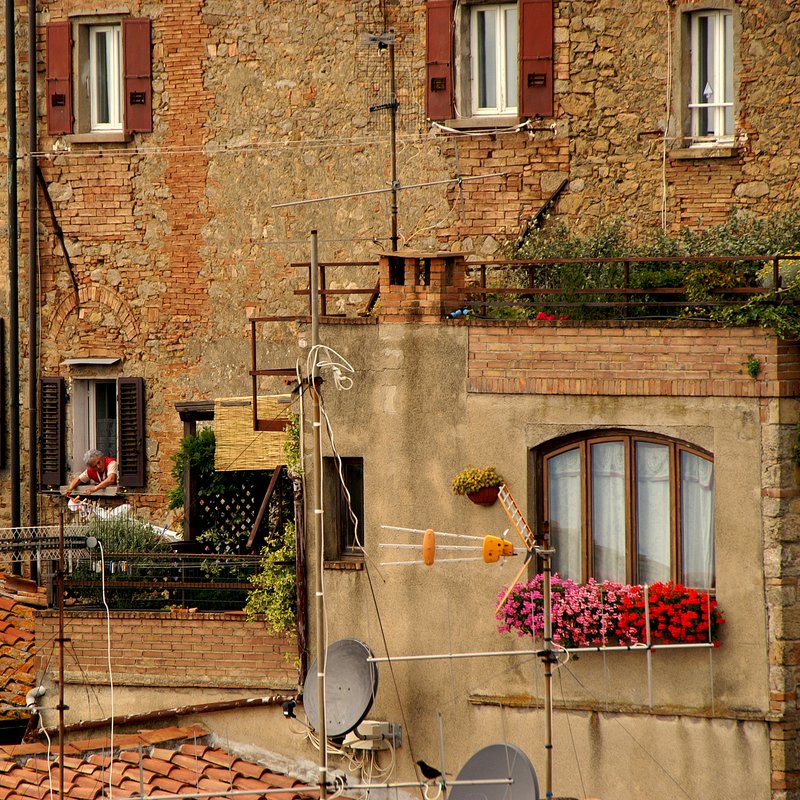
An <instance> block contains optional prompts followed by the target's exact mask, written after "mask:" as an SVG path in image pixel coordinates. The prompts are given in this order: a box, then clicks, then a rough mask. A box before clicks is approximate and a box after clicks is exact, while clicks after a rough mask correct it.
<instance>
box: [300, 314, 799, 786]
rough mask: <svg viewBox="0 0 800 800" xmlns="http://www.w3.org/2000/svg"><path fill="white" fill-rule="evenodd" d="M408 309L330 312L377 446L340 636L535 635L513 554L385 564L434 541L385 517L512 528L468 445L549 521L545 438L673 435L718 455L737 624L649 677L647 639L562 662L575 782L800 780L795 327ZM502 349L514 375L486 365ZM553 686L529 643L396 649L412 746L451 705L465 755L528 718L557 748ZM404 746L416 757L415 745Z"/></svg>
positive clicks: (565, 758) (330, 586)
mask: <svg viewBox="0 0 800 800" xmlns="http://www.w3.org/2000/svg"><path fill="white" fill-rule="evenodd" d="M389 319H391V316H389V315H387V316H386V317H382V321H379V322H378V324H377V326H376V325H364V324H362V325H356V324H347V323H342V324H336V325H333V324H331V325H323V330H322V333H321V339H322V341H323V342H325V343H326V344H329V345H330V346H332V347H335V348H336V349H337V351H338V352H339V353H341V355H342V356H343V357H344V358H346V359H348V360H349V361H350V362H351V363H352V365H353V367H354V369H355V386H354V387H353V389H352V390H350V391H348V392H336V391H335V389H334V388H333V386H332V384H330V385H329V384H328V383H326V385H325V390H324V392H325V405H326V409H327V411H328V414H329V415H330V418H331V420H332V424H333V427H334V433H335V438H336V443H337V449H338V452H339V453H340V454H341V455H342V456H360V457H362V458H363V460H364V472H365V477H364V484H365V496H366V503H365V525H364V537H365V541H366V558H365V565H364V570H362V571H353V570H347V571H340V570H339V569H338V567H337V565H336V564H331V565H329V568H328V569H326V575H325V587H326V597H327V608H328V626H329V631H328V635H329V639H330V640H335V639H338V638H343V637H352V636H356V637H357V638H362V639H363V640H364V641H366V642H368V643H369V645H370V646H371V647H372V648H373V649H374V650H375V652H376V654H378V655H381V656H383V655H390V656H395V657H399V656H403V655H419V654H433V653H448V652H455V653H459V652H475V651H494V650H498V649H503V648H509V649H514V648H516V649H530V646H531V642H530V641H529V640H517V639H516V638H515V637H513V636H512V635H510V634H504V635H503V636H500V635H499V634H497V633H496V630H495V626H496V624H497V623H496V622H495V619H494V604H495V602H496V598H497V596H498V592H499V591H500V590H501V588H502V587H503V585H504V582H507V581H508V580H510V579H511V577H512V576H513V574H514V572H515V571H516V567H515V566H514V565H513V564H506V565H505V566H504V567H501V568H499V569H498V568H497V567H496V566H487V565H484V564H482V563H479V564H468V563H455V564H451V565H448V564H447V563H446V560H447V554H444V553H443V554H442V555H441V556H439V558H437V561H436V563H435V564H434V566H433V567H425V566H423V565H422V564H421V563H419V564H418V565H416V566H415V565H412V566H406V567H387V566H381V563H382V562H384V561H389V560H392V559H396V558H404V557H405V558H408V559H413V558H414V557H415V556H413V555H408V553H407V551H404V552H400V551H392V550H391V548H389V549H386V547H385V545H387V544H391V543H393V542H412V541H414V537H413V536H412V537H408V536H404V535H403V534H402V533H397V532H395V531H392V530H388V529H385V528H382V526H383V525H389V526H400V527H406V528H417V529H421V530H422V529H425V528H429V527H431V528H434V529H435V530H438V531H455V532H459V533H467V534H476V535H485V534H487V533H493V534H495V535H497V534H500V533H501V532H502V531H503V530H504V529H505V528H507V527H508V520H507V519H506V517H505V515H504V513H503V511H502V509H501V508H500V506H499V505H496V506H494V507H492V508H489V509H484V508H480V507H478V506H474V505H472V504H468V503H467V501H466V500H465V499H462V498H457V497H454V496H453V495H452V494H451V493H450V490H449V485H450V478H451V477H452V475H453V474H455V473H456V472H457V471H459V470H460V469H461V468H462V467H463V466H464V465H465V464H470V463H471V464H484V463H492V464H495V465H497V467H498V469H499V470H500V471H501V473H502V474H503V475H504V476H505V477H506V480H507V481H508V483H509V485H510V488H511V491H512V493H513V494H514V497H515V499H516V500H517V502H518V504H519V505H520V507H521V508H522V510H523V512H524V513H525V514H526V516H527V518H528V520H529V521H530V522H531V523H532V524H536V520H538V519H539V516H540V511H538V510H537V499H536V498H537V487H538V485H539V482H540V480H541V476H540V475H539V474H538V472H537V466H536V458H535V455H536V453H537V449H538V448H540V447H542V446H543V445H546V444H547V443H548V442H550V441H552V440H554V439H557V438H559V437H562V436H564V435H565V434H569V433H574V432H579V431H591V430H596V429H598V428H600V429H602V428H608V429H614V428H624V429H629V430H635V431H642V432H648V433H651V434H660V435H665V436H670V437H675V438H677V439H680V440H682V441H685V442H689V443H692V444H694V445H696V446H699V447H702V448H705V449H706V450H708V451H710V452H711V453H713V455H714V462H715V500H714V503H715V506H714V510H715V531H716V563H717V598H718V600H719V602H720V605H721V606H722V607H723V608H724V609H725V613H726V617H727V623H726V625H725V630H724V634H723V637H722V645H721V647H720V648H719V649H713V650H710V651H702V652H699V651H692V650H678V651H674V652H669V651H668V652H664V651H658V652H656V653H654V654H653V656H652V664H651V667H652V671H651V672H650V673H649V674H650V678H648V665H647V657H646V656H645V655H644V654H643V653H608V654H605V655H601V654H597V653H590V654H584V655H582V656H581V657H580V659H579V660H577V661H570V662H569V664H567V665H566V666H563V667H561V668H559V669H558V670H557V671H556V678H555V684H554V686H555V689H554V692H555V706H556V711H555V723H554V724H555V734H554V738H555V763H556V766H555V788H556V789H557V792H556V793H557V794H563V795H569V796H573V795H574V796H583V793H586V795H587V796H597V797H603V798H605V797H617V798H631V800H633V798H639V797H643V796H646V797H649V798H667V797H674V796H676V794H681V793H685V794H687V795H688V796H692V797H694V796H697V797H704V798H709V800H717V799H719V800H723V798H728V797H732V796H735V795H736V793H737V791H740V789H741V786H743V785H746V786H747V796H748V797H753V798H763V799H764V800H766V798H789V797H796V796H797V791H798V788H797V787H798V784H797V780H798V778H797V776H798V768H800V763H798V762H797V760H796V758H795V756H794V741H795V739H796V736H797V726H798V717H797V711H796V680H797V676H798V674H797V665H796V664H795V663H794V662H795V658H794V656H793V655H792V653H793V652H794V649H795V647H796V642H797V638H796V631H795V625H796V620H795V617H796V608H795V592H796V589H797V577H796V575H795V574H794V573H795V571H796V570H795V568H794V566H793V564H794V561H795V559H794V558H793V556H792V555H791V548H792V547H793V545H792V542H793V539H794V538H795V534H794V531H795V530H796V524H797V520H796V517H795V514H796V508H794V506H796V498H797V496H798V490H797V486H796V483H795V478H794V470H793V467H792V464H791V447H792V444H793V441H794V436H795V420H796V417H797V412H798V409H797V403H796V401H795V400H794V399H792V398H793V397H794V395H795V394H796V391H797V380H798V374H797V369H798V366H800V361H799V360H798V354H797V349H796V347H795V346H791V345H784V344H781V343H779V342H778V341H777V340H775V338H774V337H772V336H770V335H768V334H765V333H764V332H762V331H759V330H750V329H742V330H718V329H715V328H713V327H710V328H709V327H705V326H701V327H694V328H692V327H690V328H681V327H678V326H675V327H673V326H667V327H664V328H653V327H648V326H647V324H642V323H639V324H636V323H630V324H628V325H625V324H620V327H619V328H607V327H606V328H604V327H603V326H602V325H597V326H595V325H591V324H587V325H583V326H582V325H579V324H575V323H507V322H506V323H496V324H492V323H483V322H480V321H477V322H470V323H466V324H463V323H458V322H444V323H442V324H440V325H436V324H435V323H430V322H429V323H428V324H413V323H405V324H392V323H391V322H389V321H388V320H389ZM304 335H305V334H302V333H301V338H303V336H304ZM666 341H669V343H670V349H672V350H673V351H675V352H681V353H682V362H681V363H680V364H676V365H675V366H674V368H673V369H671V368H669V367H668V366H665V364H664V363H659V362H658V361H657V360H656V355H657V353H658V352H661V353H663V352H664V347H663V346H664V343H665V342H666ZM600 342H603V343H605V344H606V345H607V346H608V348H609V351H608V354H606V353H604V351H603V345H602V344H600ZM707 348H708V349H710V350H711V351H713V352H714V353H725V354H726V355H725V357H724V358H722V359H719V360H718V359H716V358H710V357H708V355H706V354H705V353H704V351H705V350H706V349H707ZM649 351H652V352H649ZM754 352H755V353H756V354H757V356H758V357H759V358H761V359H763V363H764V365H765V369H764V372H763V373H762V375H761V376H760V377H759V378H758V380H753V379H752V378H750V377H749V376H748V375H747V373H746V369H745V365H746V362H747V358H748V356H749V354H751V353H754ZM598 354H599V355H598ZM619 354H624V356H625V357H624V359H622V361H623V363H622V364H620V363H618V361H617V356H618V355H619ZM487 357H488V359H489V361H490V362H491V364H492V367H491V372H496V373H497V374H498V375H503V376H506V377H497V378H491V377H485V375H486V373H487V363H488V362H487ZM597 358H600V359H601V360H602V359H605V361H604V363H602V364H597V363H595V362H596V359H597ZM654 371H658V373H659V375H658V378H653V377H652V374H653V372H654ZM508 376H513V377H508ZM534 376H536V377H534ZM598 380H599V381H601V382H602V386H601V387H598V384H597V381H598ZM598 388H599V389H600V390H599V391H598ZM376 419H380V425H378V426H376V425H373V424H369V421H370V420H376ZM416 558H421V555H417V556H416ZM373 591H374V592H375V595H376V600H375V601H373V597H372V592H373ZM383 637H385V639H384V638H383ZM394 681H396V683H397V688H396V689H395V686H394V685H393V682H394ZM648 681H650V682H648ZM398 696H399V698H400V699H399V700H398ZM542 698H543V679H542V672H541V665H540V664H539V663H538V661H537V660H536V659H534V658H531V657H527V658H525V657H521V658H516V659H464V660H457V661H453V662H449V661H447V660H438V661H432V662H422V663H419V662H417V663H414V662H411V663H396V664H395V665H394V666H393V668H392V670H391V672H390V670H389V668H388V667H387V666H386V665H381V689H380V691H379V694H378V698H377V701H376V709H377V711H374V712H372V713H373V714H375V716H377V717H378V718H381V719H390V720H393V721H400V720H401V719H405V720H406V722H407V724H408V725H409V728H410V730H409V731H408V733H409V738H410V739H411V741H412V743H413V744H412V746H413V748H414V757H420V756H422V757H423V758H426V757H428V756H431V757H433V758H435V754H436V753H437V752H438V724H439V723H438V718H437V715H438V713H439V712H441V713H442V715H443V719H444V736H445V741H446V752H447V757H448V759H451V758H452V760H453V763H455V764H460V763H463V762H464V761H465V760H466V758H467V757H468V756H469V755H470V754H471V753H473V752H474V751H475V750H476V749H478V748H479V747H480V746H482V745H486V744H489V743H491V742H492V741H497V740H508V741H512V742H514V743H524V747H525V748H526V750H528V751H529V752H530V753H531V755H532V758H533V760H534V763H535V764H537V769H540V770H541V769H542V766H541V765H542V761H543V758H544V750H543V749H542V748H543V745H544V718H543V711H542V702H543V701H542ZM464 731H468V732H469V735H466V736H464V735H461V734H463V732H464ZM460 732H461V733H460ZM623 753H624V755H623ZM399 758H400V760H399V764H400V775H402V774H403V770H408V768H409V766H410V758H409V752H408V751H406V752H404V753H403V754H402V755H401V756H400V757H399ZM623 763H624V769H623V768H622V764H623ZM745 764H746V765H747V766H746V767H744V768H743V769H742V765H745ZM406 777H408V778H410V777H411V773H407V774H406ZM540 777H541V772H540Z"/></svg>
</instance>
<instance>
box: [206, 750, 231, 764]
mask: <svg viewBox="0 0 800 800" xmlns="http://www.w3.org/2000/svg"><path fill="white" fill-rule="evenodd" d="M203 758H204V759H205V760H206V761H210V762H211V763H212V764H218V765H219V766H221V767H229V766H230V765H231V764H233V762H234V761H236V757H235V756H232V755H231V754H230V753H226V752H225V751H224V750H211V749H208V750H206V754H205V755H204V756H203Z"/></svg>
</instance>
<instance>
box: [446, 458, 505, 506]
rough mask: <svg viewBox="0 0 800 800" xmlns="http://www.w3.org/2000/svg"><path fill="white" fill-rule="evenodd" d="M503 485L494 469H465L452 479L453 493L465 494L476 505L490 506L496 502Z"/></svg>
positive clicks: (500, 476)
mask: <svg viewBox="0 0 800 800" xmlns="http://www.w3.org/2000/svg"><path fill="white" fill-rule="evenodd" d="M504 483H505V480H504V478H503V476H502V475H501V474H500V473H499V472H498V471H497V470H496V469H495V468H494V467H483V468H482V469H481V468H479V467H467V468H466V469H463V470H461V472H459V473H458V475H456V476H455V477H454V478H453V492H454V493H455V494H465V495H466V496H467V497H469V499H470V500H472V502H473V503H477V504H478V505H482V506H490V505H492V503H494V501H495V500H497V495H498V493H499V491H500V487H501V486H502V485H503V484H504Z"/></svg>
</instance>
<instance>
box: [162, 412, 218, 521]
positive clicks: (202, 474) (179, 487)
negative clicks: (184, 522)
mask: <svg viewBox="0 0 800 800" xmlns="http://www.w3.org/2000/svg"><path fill="white" fill-rule="evenodd" d="M216 447H217V439H216V436H215V434H214V429H213V428H203V429H202V430H200V431H198V432H197V433H196V434H195V435H189V436H184V437H183V439H182V440H181V446H180V447H179V448H178V452H177V453H175V455H174V456H173V457H172V471H171V474H172V477H173V478H174V479H175V484H174V486H173V487H172V489H170V490H169V491H168V492H167V498H168V500H169V507H170V508H183V503H184V498H183V479H184V473H185V471H186V469H187V468H188V469H191V470H192V471H194V473H195V475H196V476H197V480H198V484H199V485H200V491H206V492H217V491H219V490H220V489H221V488H222V487H221V486H219V485H217V484H218V483H219V481H218V479H217V473H216V470H215V466H214V453H215V451H216Z"/></svg>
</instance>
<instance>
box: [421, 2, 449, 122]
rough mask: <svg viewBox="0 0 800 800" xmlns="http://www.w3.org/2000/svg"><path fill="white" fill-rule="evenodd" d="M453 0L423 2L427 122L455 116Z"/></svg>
mask: <svg viewBox="0 0 800 800" xmlns="http://www.w3.org/2000/svg"><path fill="white" fill-rule="evenodd" d="M453 11H454V4H453V2H452V0H428V1H427V3H426V15H425V20H426V38H425V41H426V59H425V64H426V75H425V110H426V113H427V115H428V119H435V120H445V119H452V117H453V116H454V106H453Z"/></svg>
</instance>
